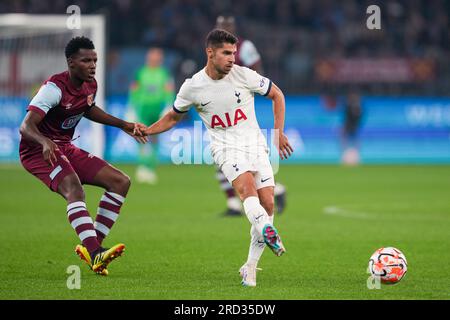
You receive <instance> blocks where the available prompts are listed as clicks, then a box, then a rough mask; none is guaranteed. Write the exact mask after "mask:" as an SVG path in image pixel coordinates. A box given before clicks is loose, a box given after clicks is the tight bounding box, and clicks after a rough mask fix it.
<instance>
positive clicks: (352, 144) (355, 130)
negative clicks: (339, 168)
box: [342, 90, 362, 165]
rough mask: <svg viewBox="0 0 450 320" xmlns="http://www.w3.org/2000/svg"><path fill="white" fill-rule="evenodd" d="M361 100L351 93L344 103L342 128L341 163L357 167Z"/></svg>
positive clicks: (354, 92) (356, 94)
mask: <svg viewBox="0 0 450 320" xmlns="http://www.w3.org/2000/svg"><path fill="white" fill-rule="evenodd" d="M361 117H362V107H361V98H360V96H359V94H358V93H357V92H356V91H354V90H353V91H351V92H350V93H349V94H348V95H347V97H346V100H345V102H344V125H343V128H342V151H343V153H342V163H343V164H345V165H357V164H359V162H360V155H359V129H360V126H361Z"/></svg>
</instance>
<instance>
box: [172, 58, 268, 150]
mask: <svg viewBox="0 0 450 320" xmlns="http://www.w3.org/2000/svg"><path fill="white" fill-rule="evenodd" d="M271 86H272V82H271V81H270V80H269V79H267V78H265V77H263V76H261V75H260V74H258V73H257V72H255V71H253V70H251V69H249V68H247V67H241V66H238V65H234V66H233V68H232V69H231V71H230V72H229V73H228V74H227V75H226V76H225V77H223V78H222V79H220V80H213V79H211V78H210V77H209V76H208V75H207V74H206V69H202V70H201V71H199V72H197V73H196V74H195V75H194V76H193V77H192V78H190V79H186V81H185V82H184V83H183V85H182V86H181V88H180V91H179V92H178V94H177V98H176V100H175V103H174V107H173V108H174V110H175V111H176V112H179V113H181V112H187V111H188V110H189V109H190V107H191V106H194V107H195V109H196V110H197V112H198V113H199V115H200V118H201V119H202V121H203V123H204V124H205V126H206V128H207V129H208V131H209V134H210V137H211V145H210V148H211V152H212V154H213V156H214V154H215V153H217V152H220V151H223V150H238V151H243V152H248V153H255V152H258V151H259V150H260V149H261V148H264V149H265V150H267V143H266V139H265V137H264V135H263V134H262V132H261V129H260V128H259V125H258V121H257V120H256V115H255V103H254V94H255V93H258V94H260V95H267V94H268V93H269V91H270V88H271Z"/></svg>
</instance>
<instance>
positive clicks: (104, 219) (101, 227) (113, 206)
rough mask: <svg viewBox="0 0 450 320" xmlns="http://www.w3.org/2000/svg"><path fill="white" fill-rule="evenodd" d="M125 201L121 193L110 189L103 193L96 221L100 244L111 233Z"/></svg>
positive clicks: (95, 225)
mask: <svg viewBox="0 0 450 320" xmlns="http://www.w3.org/2000/svg"><path fill="white" fill-rule="evenodd" d="M124 201H125V197H123V196H121V195H120V194H117V193H114V192H108V191H107V192H105V193H104V194H103V196H102V198H101V200H100V204H99V206H98V209H97V217H96V218H95V223H94V227H95V231H96V233H97V239H98V242H99V243H100V244H102V242H103V239H105V238H106V236H107V235H108V234H109V231H110V230H111V228H112V226H113V225H114V222H116V220H117V218H118V217H119V213H120V208H121V207H122V204H123V202H124Z"/></svg>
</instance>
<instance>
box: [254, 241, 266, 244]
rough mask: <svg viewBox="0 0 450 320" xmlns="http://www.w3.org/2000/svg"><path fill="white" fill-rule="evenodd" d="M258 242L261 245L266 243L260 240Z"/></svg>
mask: <svg viewBox="0 0 450 320" xmlns="http://www.w3.org/2000/svg"><path fill="white" fill-rule="evenodd" d="M256 241H257V242H258V243H261V244H263V243H265V242H264V241H259V240H256Z"/></svg>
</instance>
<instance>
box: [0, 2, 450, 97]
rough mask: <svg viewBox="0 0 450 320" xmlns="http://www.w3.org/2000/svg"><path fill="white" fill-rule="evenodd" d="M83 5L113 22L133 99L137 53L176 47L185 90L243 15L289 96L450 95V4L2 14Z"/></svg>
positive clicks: (246, 31)
mask: <svg viewBox="0 0 450 320" xmlns="http://www.w3.org/2000/svg"><path fill="white" fill-rule="evenodd" d="M74 2H75V3H76V4H77V5H79V6H80V8H81V12H82V13H85V14H92V13H102V14H105V15H106V16H107V21H108V32H107V43H108V45H109V57H108V67H107V70H108V71H107V72H108V84H107V94H108V95H114V94H123V93H126V91H127V89H128V83H129V77H130V76H132V73H131V74H130V70H135V69H137V68H138V67H139V64H140V63H141V61H143V58H142V59H141V60H140V61H139V59H136V55H138V56H140V57H141V56H142V57H143V55H144V49H145V48H146V47H148V46H150V45H159V46H162V47H164V48H166V49H167V50H168V52H169V57H171V59H170V66H171V67H172V69H173V70H174V72H175V73H176V79H177V84H179V82H181V81H182V80H183V79H184V78H185V76H186V75H189V73H192V72H193V71H194V70H196V69H197V67H199V66H201V65H202V64H203V63H204V61H205V58H204V52H203V46H204V44H203V42H204V37H205V35H206V33H207V32H208V31H209V30H210V29H211V28H212V27H213V26H214V23H215V19H216V17H217V16H218V15H221V14H228V15H234V16H235V17H236V19H237V22H238V30H239V35H240V36H242V37H245V38H248V39H251V40H252V41H254V43H255V45H256V47H257V48H258V49H259V51H260V52H261V53H262V56H263V64H264V69H265V71H266V73H267V74H268V75H269V76H270V77H271V78H272V79H273V80H274V81H275V82H276V83H278V84H280V86H281V87H282V88H283V89H284V90H285V92H286V93H289V94H305V93H307V94H314V93H325V92H329V93H333V92H339V91H341V90H342V89H345V88H347V87H348V86H351V85H354V84H356V82H357V84H358V87H359V88H360V89H362V91H363V92H365V93H366V94H377V95H379V94H391V95H392V94H395V95H399V94H406V95H446V96H447V95H448V94H449V92H450V62H449V61H450V59H449V57H450V45H449V40H450V38H449V30H450V25H449V12H450V1H446V0H433V1H426V0H392V1H383V2H381V1H362V0H360V1H358V0H346V1H339V2H337V1H332V0H282V1H271V0H246V1H234V0H233V1H226V0H225V1H224V0H170V1H163V0H151V1H132V0H96V1H87V0H79V1H73V0H51V1H50V0H12V1H11V0H9V1H0V13H12V12H16V13H54V14H61V13H65V11H66V8H67V7H68V6H69V5H71V4H73V3H74ZM372 4H378V5H379V6H380V7H381V21H382V29H381V30H368V29H367V28H366V23H365V22H366V19H367V17H368V15H366V13H365V12H366V8H367V7H368V6H369V5H372ZM194 63H195V64H194ZM130 68H131V69H130ZM123 70H126V71H127V72H123ZM373 70H380V71H379V72H377V73H376V74H375V75H374V73H373V72H372V71H373ZM355 73H356V76H354V75H355ZM359 73H360V74H359ZM367 74H371V75H372V77H371V78H366V76H367ZM349 75H350V76H349ZM352 75H353V76H352Z"/></svg>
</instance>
